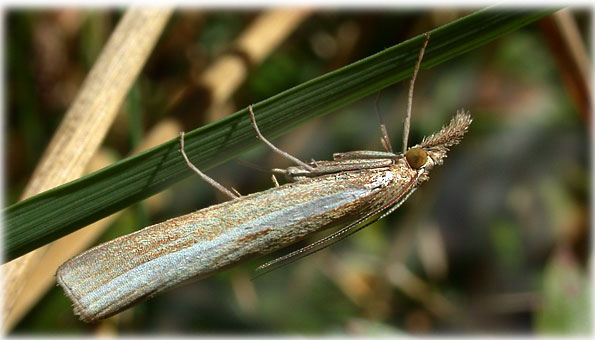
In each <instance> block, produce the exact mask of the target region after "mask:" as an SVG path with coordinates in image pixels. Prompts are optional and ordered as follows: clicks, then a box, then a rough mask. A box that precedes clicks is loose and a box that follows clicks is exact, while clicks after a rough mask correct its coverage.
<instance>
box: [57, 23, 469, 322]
mask: <svg viewBox="0 0 595 340" xmlns="http://www.w3.org/2000/svg"><path fill="white" fill-rule="evenodd" d="M428 39H429V35H427V34H426V40H425V42H424V45H423V47H422V49H421V51H420V55H419V58H418V62H417V64H416V66H415V70H414V73H413V77H412V80H411V85H410V88H409V102H408V109H407V118H406V120H405V127H406V129H405V132H404V136H403V141H404V142H403V146H404V150H403V152H402V153H394V152H393V151H392V148H391V147H390V142H389V141H388V136H387V134H386V133H385V127H384V125H381V129H382V131H383V140H382V142H383V144H384V146H385V149H386V151H352V152H346V153H337V154H334V155H333V160H332V161H313V162H311V163H303V162H301V161H300V160H298V159H296V158H294V157H293V156H291V155H289V154H287V153H285V152H283V151H281V150H279V149H277V148H276V147H275V146H274V145H273V144H271V143H270V142H269V141H268V140H266V139H265V138H264V136H262V134H261V133H260V131H259V129H258V126H257V125H256V120H255V117H254V113H253V111H252V107H250V108H249V111H250V119H251V123H252V126H253V127H254V130H255V132H256V135H257V137H258V138H259V139H260V140H262V141H263V142H264V143H266V144H267V145H269V146H270V147H271V148H272V149H273V150H274V151H275V152H277V153H279V154H281V155H283V156H284V157H286V158H289V159H291V160H292V161H294V162H295V163H297V164H298V166H293V167H289V168H287V169H273V172H274V173H277V174H283V175H285V177H286V178H287V179H288V180H289V181H290V183H288V184H284V185H281V186H279V185H278V184H277V182H276V179H275V178H274V176H273V179H274V181H275V184H277V186H276V187H273V188H271V189H268V190H265V191H262V192H258V193H254V194H251V195H247V196H241V197H240V196H238V195H236V194H234V193H232V192H231V191H229V190H227V189H226V188H224V187H223V186H221V185H220V184H219V183H217V182H215V181H214V180H212V179H211V178H209V177H208V176H206V175H204V174H203V173H202V172H200V170H198V169H196V168H195V167H194V166H193V165H192V163H190V161H189V160H188V158H187V157H186V154H185V153H184V144H183V142H184V139H183V134H182V135H181V138H180V151H181V152H182V156H183V157H184V159H185V161H186V163H187V164H188V166H190V167H191V168H192V169H193V170H194V171H195V172H197V173H198V174H199V175H200V176H201V177H202V178H203V179H204V180H206V181H207V182H209V183H210V184H212V185H213V186H214V187H216V188H217V189H219V190H220V191H222V192H223V193H225V194H226V195H228V196H230V197H231V198H233V199H232V200H231V201H228V202H224V203H221V204H217V205H214V206H211V207H208V208H205V209H202V210H199V211H196V212H193V213H191V214H188V215H184V216H181V217H176V218H173V219H170V220H168V221H165V222H162V223H159V224H155V225H152V226H148V227H146V228H144V229H141V230H139V231H137V232H134V233H131V234H128V235H124V236H121V237H119V238H116V239H114V240H112V241H109V242H106V243H104V244H101V245H99V246H97V247H95V248H92V249H90V250H87V251H86V252H83V253H81V254H80V255H77V256H75V257H73V258H72V259H70V260H68V261H67V262H65V263H64V264H63V265H61V266H60V267H59V268H58V271H57V273H56V279H57V281H58V284H59V285H60V286H62V288H63V289H64V292H65V294H66V296H68V298H70V300H71V301H72V303H73V306H74V307H73V308H74V313H75V314H77V315H79V317H80V319H81V320H83V321H86V322H93V321H97V320H100V319H103V318H106V317H108V316H110V315H113V314H116V313H118V312H120V311H122V310H124V309H126V308H128V307H130V306H132V305H133V304H136V303H138V302H140V301H142V300H145V299H148V298H151V297H153V296H155V295H157V294H159V293H161V292H163V291H165V290H167V289H169V288H172V287H173V286H176V285H178V284H180V283H182V282H184V281H187V280H189V279H197V278H198V279H200V278H204V277H206V276H209V275H211V274H213V273H215V272H217V271H220V270H222V269H224V268H226V267H228V266H231V265H233V264H234V263H237V262H239V261H242V260H244V259H246V258H249V257H253V256H258V255H262V254H268V253H270V252H273V251H275V250H277V249H280V248H283V247H285V246H287V245H290V244H292V243H295V242H297V241H299V240H300V239H303V238H304V237H306V236H307V235H309V234H311V233H314V232H317V231H320V230H323V229H326V228H330V227H335V226H338V225H342V224H347V225H346V226H345V227H343V228H342V229H340V230H338V231H336V232H335V233H333V234H331V235H329V236H327V237H325V238H323V239H321V240H319V241H316V242H314V243H313V244H311V245H309V246H306V247H304V248H302V249H300V250H297V251H295V252H292V253H290V254H288V255H285V256H282V257H280V258H278V259H276V260H273V261H271V262H268V263H266V264H264V265H262V266H261V267H259V269H263V268H267V267H270V266H272V265H276V264H278V263H283V262H285V263H287V260H290V261H292V260H295V259H298V258H301V257H304V256H306V255H309V254H312V253H314V252H316V251H318V250H320V249H322V248H323V247H326V246H328V245H330V244H333V243H335V242H337V241H339V240H341V239H343V238H345V237H347V236H349V235H351V234H353V233H354V232H357V231H358V230H361V229H362V228H364V227H366V226H368V225H369V224H371V223H373V222H374V221H377V220H378V219H380V218H382V217H384V216H386V215H388V214H390V213H391V212H393V211H394V210H395V209H397V208H398V207H399V206H400V205H401V204H402V203H403V202H404V201H405V200H406V199H407V198H408V197H409V195H411V194H412V193H413V192H414V191H415V189H416V188H417V187H418V186H419V184H421V183H422V182H424V181H426V180H427V179H428V174H429V171H430V170H431V169H432V168H433V167H434V166H436V165H440V164H442V162H443V160H444V158H445V157H446V153H447V152H448V149H449V147H451V146H453V145H455V144H458V143H459V142H460V140H461V139H462V137H463V135H464V134H465V132H466V131H467V128H468V127H469V124H470V123H471V116H470V115H469V113H468V112H465V111H459V112H457V114H456V115H455V116H454V118H453V119H452V120H451V121H450V123H449V124H448V125H446V126H444V127H443V128H442V129H441V130H440V131H439V132H437V133H435V134H433V135H431V136H430V137H427V138H424V139H423V140H422V142H421V143H420V144H418V145H416V146H413V147H411V148H409V149H406V145H407V135H408V124H409V117H410V115H411V102H412V93H413V83H414V80H415V77H416V74H417V71H418V70H419V67H420V63H421V59H422V56H423V51H424V49H425V46H426V45H427V42H428Z"/></svg>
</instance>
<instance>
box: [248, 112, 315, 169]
mask: <svg viewBox="0 0 595 340" xmlns="http://www.w3.org/2000/svg"><path fill="white" fill-rule="evenodd" d="M248 111H250V123H251V124H252V127H253V128H254V131H255V132H256V137H257V138H258V139H260V140H261V141H263V142H264V143H265V144H266V145H268V146H269V147H270V148H271V149H273V151H275V152H276V153H278V154H279V155H281V156H283V157H285V158H287V159H289V160H290V161H292V162H294V163H296V164H298V165H299V166H302V167H304V169H308V170H314V168H313V167H311V166H310V165H308V164H306V163H304V162H302V161H300V160H299V159H297V158H295V157H293V156H292V155H290V154H288V153H287V152H285V151H283V150H281V149H279V148H277V147H276V146H274V145H273V143H271V142H269V141H268V140H267V139H266V138H264V136H263V135H262V134H261V133H260V130H259V129H258V125H256V117H255V116H254V111H252V105H250V106H248Z"/></svg>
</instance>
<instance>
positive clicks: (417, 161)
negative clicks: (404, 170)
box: [405, 148, 428, 170]
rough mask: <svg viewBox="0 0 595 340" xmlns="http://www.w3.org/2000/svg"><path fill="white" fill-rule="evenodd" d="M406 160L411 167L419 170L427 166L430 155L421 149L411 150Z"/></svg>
mask: <svg viewBox="0 0 595 340" xmlns="http://www.w3.org/2000/svg"><path fill="white" fill-rule="evenodd" d="M405 158H406V159H407V163H409V166H411V168H413V169H416V170H417V169H419V168H421V167H422V166H424V164H426V161H427V160H428V154H427V153H426V152H425V151H424V150H422V149H420V148H411V149H409V150H407V152H406V153H405Z"/></svg>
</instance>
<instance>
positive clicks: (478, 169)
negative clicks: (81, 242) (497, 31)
mask: <svg viewBox="0 0 595 340" xmlns="http://www.w3.org/2000/svg"><path fill="white" fill-rule="evenodd" d="M471 12H472V10H467V9H465V10H462V9H458V10H446V9H437V10H429V9H428V10H421V9H420V10H416V11H412V10H401V9H397V8H395V9H382V10H369V11H365V10H360V9H358V10H349V11H347V10H344V11H338V10H306V9H293V10H287V9H286V10H274V9H265V10H254V11H246V10H241V11H240V10H231V9H230V10H217V11H215V10H208V11H207V10H205V11H198V10H190V9H184V10H179V11H177V12H174V14H173V15H172V16H171V18H170V19H169V21H168V24H167V26H166V27H165V30H164V32H163V33H162V35H161V37H160V39H159V41H158V43H157V45H156V46H155V48H154V49H153V51H152V53H151V56H150V58H149V60H148V62H147V63H146V65H145V67H144V68H143V70H142V72H141V74H140V76H139V77H138V79H137V81H136V82H135V83H134V85H133V87H132V89H131V90H130V92H129V94H128V96H127V98H126V100H125V102H124V104H123V105H122V107H121V109H120V113H119V115H118V117H117V119H116V122H115V123H114V124H113V125H112V127H111V130H110V132H109V134H108V135H107V137H106V138H105V141H104V143H103V144H102V146H101V149H100V151H99V152H98V153H97V154H96V155H95V157H94V159H93V161H92V164H91V165H90V166H89V169H90V170H89V171H91V170H95V169H99V168H101V167H103V166H105V165H108V164H110V163H112V162H114V161H116V160H119V159H122V158H124V157H126V156H127V155H129V154H131V153H132V152H133V150H139V149H140V148H143V147H146V145H155V144H156V143H157V144H158V143H161V142H164V141H166V140H169V139H171V138H175V136H176V135H177V134H178V132H179V131H180V130H184V131H189V130H192V129H195V128H197V127H199V126H201V125H203V124H207V123H209V122H212V121H215V120H217V119H219V118H221V117H224V116H225V115H227V114H229V113H232V112H235V111H236V110H238V109H241V108H244V107H246V106H247V105H249V104H252V103H256V102H258V101H260V100H263V99H266V98H268V97H270V96H272V95H275V94H277V93H279V92H281V91H283V90H285V89H288V88H290V87H292V86H295V85H298V84H300V83H302V82H305V81H307V80H310V79H312V78H315V77H317V76H320V75H322V74H325V73H327V72H329V71H332V70H335V69H337V68H340V67H342V66H344V65H347V64H349V63H352V62H354V61H357V60H359V59H361V58H364V57H366V56H369V55H372V54H374V53H377V52H379V51H382V50H383V49H385V48H387V47H390V46H392V45H394V44H397V43H399V42H402V41H404V40H407V39H409V38H411V37H413V36H416V35H418V34H421V33H423V32H425V31H427V30H430V29H432V28H434V27H437V26H440V25H443V24H446V23H448V22H450V21H452V20H455V19H457V18H459V17H462V16H464V15H466V14H469V13H471ZM122 14H123V12H122V11H119V10H107V9H96V10H89V9H85V10H78V9H74V8H70V9H51V10H50V9H47V10H45V9H44V10H30V9H27V10H24V9H19V10H16V9H8V10H6V11H5V13H4V15H5V23H6V26H5V32H6V39H5V46H4V60H5V65H4V67H5V73H6V78H5V79H6V82H5V98H6V105H5V108H6V115H5V124H6V131H5V132H6V135H5V145H6V150H5V163H4V164H5V165H6V166H5V179H4V180H5V183H6V185H5V188H6V189H5V190H6V191H5V204H6V205H10V204H13V203H14V202H16V201H18V199H19V196H20V195H21V192H22V191H23V188H24V187H25V185H26V183H27V181H28V180H29V179H30V177H31V175H32V172H33V169H34V168H35V166H36V164H37V163H38V162H39V159H40V157H41V155H42V153H43V151H44V150H45V148H46V147H47V145H48V143H49V140H50V139H51V137H52V135H53V133H54V132H55V130H56V128H57V126H58V125H59V123H60V121H61V119H62V118H63V116H64V113H65V112H66V111H67V110H68V108H69V105H70V103H71V102H72V101H73V100H74V98H75V96H76V94H77V91H78V90H79V88H80V87H81V84H82V82H83V80H84V78H85V76H86V74H87V73H88V71H89V69H90V68H91V66H92V65H93V63H94V62H95V60H96V58H97V56H98V54H99V53H100V52H101V49H102V47H103V46H104V44H105V42H106V41H107V39H108V38H109V36H110V33H111V32H112V31H113V29H114V27H115V25H116V24H117V23H118V21H119V20H120V19H121V17H122ZM590 24H591V13H590V11H589V10H580V9H573V10H564V11H561V12H558V13H556V15H555V16H549V17H547V18H545V19H542V20H540V21H538V22H536V23H534V24H531V25H528V26H526V27H524V28H522V29H520V30H518V31H516V32H514V33H512V34H509V35H506V36H505V37H503V38H500V39H497V40H495V41H493V42H492V43H489V44H487V45H484V46H483V47H481V48H479V49H476V50H474V51H472V52H471V53H467V54H464V55H462V56H460V57H457V58H454V59H452V60H450V61H448V62H445V63H442V64H440V65H438V66H437V67H434V68H432V69H430V70H424V71H422V72H420V74H419V76H418V80H417V83H416V89H415V94H414V105H413V117H412V126H411V129H412V132H411V136H410V143H412V144H414V143H418V142H419V141H420V140H421V138H423V136H425V135H428V134H431V133H432V132H435V131H437V130H438V129H440V127H441V126H442V125H444V124H446V123H447V122H448V121H449V119H450V118H451V117H452V116H453V115H454V113H455V112H456V111H457V109H461V108H465V109H468V110H470V111H471V113H472V115H473V118H474V121H473V124H472V126H471V128H470V130H469V133H468V134H467V136H466V137H465V139H464V140H463V142H462V144H460V145H458V146H456V147H454V148H453V150H452V151H451V152H450V153H449V156H448V159H446V161H445V164H444V165H443V166H441V167H438V168H435V169H434V170H433V171H432V173H431V175H430V180H429V181H428V182H427V183H425V184H424V185H423V186H421V187H420V188H419V189H418V190H417V191H416V193H415V194H414V195H412V196H411V197H410V198H409V200H408V201H407V202H406V203H405V204H404V205H403V206H402V207H401V208H399V209H398V210H397V211H396V212H395V213H393V214H392V215H391V216H389V217H387V218H385V219H383V220H381V221H379V222H377V223H375V224H373V225H372V226H370V227H368V228H366V229H365V230H363V231H361V232H359V233H357V234H356V235H354V236H352V237H350V238H348V239H347V240H345V241H343V242H341V243H339V244H338V245H336V246H333V247H331V248H327V249H325V250H324V251H321V252H319V253H317V254H315V255H312V256H310V257H308V258H306V259H304V260H301V261H298V262H297V263H294V264H292V265H289V266H287V267H284V268H281V269H279V270H276V271H274V272H272V273H270V274H267V275H265V276H263V277H260V278H258V279H256V280H251V277H252V276H253V275H254V269H255V268H256V267H257V266H258V265H260V264H262V263H264V262H266V261H267V260H270V259H273V258H274V257H275V255H277V256H278V255H280V254H284V253H287V252H288V251H290V250H294V249H297V248H299V247H302V246H304V245H306V244H308V243H311V242H313V241H314V240H316V239H318V238H320V237H321V235H314V236H312V237H311V238H309V239H308V240H306V241H303V242H301V243H299V244H296V245H294V246H293V247H290V248H289V249H285V250H284V251H281V252H279V253H277V254H273V255H271V256H268V257H266V258H259V259H255V260H252V261H249V262H246V263H243V264H241V265H239V266H237V267H234V268H233V269H231V270H228V271H226V272H224V273H220V274H218V275H215V276H212V277H210V278H208V279H205V280H202V281H198V282H194V283H191V284H188V285H186V286H184V287H181V288H178V289H175V290H172V291H170V292H167V293H165V294H163V295H160V296H158V297H156V298H154V299H152V300H150V301H146V302H144V303H141V304H139V305H137V306H136V307H134V308H132V309H129V310H127V311H125V312H123V313H121V314H119V315H117V316H115V317H112V318H109V319H107V320H105V321H102V322H100V323H97V324H93V325H88V324H84V323H82V322H79V321H78V320H77V318H76V317H75V316H74V315H73V314H72V309H71V305H70V301H69V300H68V299H67V298H66V297H65V296H64V295H63V293H62V290H61V289H60V288H58V287H56V286H54V284H55V281H52V284H49V285H48V288H49V290H47V293H43V294H41V299H40V300H39V301H38V302H36V303H33V304H31V306H30V307H28V308H24V309H23V310H22V312H21V314H22V315H21V316H19V317H16V318H15V319H14V320H13V321H12V329H11V330H10V334H19V335H25V334H37V335H41V334H71V335H76V334H96V335H110V334H164V333H165V334H181V335H183V334H226V335H246V334H247V335H251V334H276V335H286V334H304V335H378V334H382V335H398V334H586V333H590V332H591V327H592V326H591V320H592V315H591V305H590V301H591V298H590V291H589V287H590V286H591V281H590V275H589V267H590V266H591V261H592V260H591V257H590V254H591V248H590V242H589V235H590V233H589V225H590V223H589V222H590V215H589V208H588V204H589V201H590V200H589V198H590V185H591V183H590V181H591V177H590V168H589V156H588V153H589V151H590V138H589V137H590V136H589V128H588V126H589V125H590V124H591V122H590V119H591V116H590V100H591V99H590V89H589V88H588V86H590V84H588V80H590V76H591V73H590V72H591V71H590V68H591V65H590V64H589V60H590V57H588V56H587V55H586V53H587V52H585V50H588V51H590V46H588V47H585V43H586V42H589V41H591V40H592V37H591V36H590V33H591V31H590V30H589V27H590ZM259 25H260V26H259ZM259 27H260V28H259ZM257 28H259V29H257ZM267 32H269V33H270V32H275V33H276V34H278V35H279V37H278V38H276V40H275V41H273V42H271V39H267V38H266V37H265V36H263V37H259V34H264V35H266V34H267ZM569 32H570V33H569ZM247 35H252V36H250V39H252V40H253V41H256V42H257V43H256V45H255V46H256V50H257V51H260V52H259V53H260V55H259V56H258V57H254V54H253V55H251V58H247V57H246V56H245V55H243V54H242V53H240V52H241V51H238V49H237V46H238V41H240V40H241V39H248V38H246V36H247ZM272 40H274V39H272ZM259 43H261V44H262V45H258V44H259ZM432 43H435V42H433V41H432V40H430V44H432ZM565 51H570V52H565ZM576 51H578V52H576ZM581 51H582V54H581ZM589 53H590V52H589ZM577 56H578V57H577ZM230 58H231V59H233V58H236V59H238V58H240V59H241V60H242V62H241V63H240V64H239V65H240V66H239V71H237V74H238V76H237V77H236V78H237V80H236V81H235V83H233V84H230V83H229V78H230V77H229V73H226V72H229V71H221V68H223V69H224V68H225V67H224V66H225V65H229V63H228V62H229V60H230ZM232 64H233V63H232ZM236 65H237V64H236ZM577 70H579V71H577ZM234 74H235V73H234ZM234 79H235V78H234ZM220 84H227V85H226V86H227V87H226V89H227V90H225V91H223V92H224V93H223V94H221V93H220V92H218V91H221V90H219V87H218V86H219V85H220ZM408 85H409V82H408V81H404V82H402V83H399V84H396V85H394V86H391V87H389V88H387V89H385V90H383V91H382V93H381V96H380V99H379V103H378V104H379V108H380V112H381V113H382V114H383V118H384V120H385V123H386V125H387V127H388V130H389V133H390V135H391V137H392V143H393V147H394V148H395V149H397V150H399V149H400V148H401V131H402V120H403V117H404V113H405V110H406V102H407V100H406V95H407V89H408ZM375 99H376V96H371V97H369V98H366V99H364V100H361V101H359V102H357V103H356V104H354V105H350V106H348V107H345V108H343V109H341V110H339V111H337V112H334V113H332V114H330V115H328V116H326V117H323V118H320V119H317V120H315V121H312V122H309V123H307V124H305V125H303V126H301V127H299V128H298V129H296V130H294V131H292V132H291V133H289V134H287V135H285V136H284V137H282V138H279V139H277V140H275V143H276V145H278V146H279V147H280V148H281V149H283V150H285V151H288V152H289V153H291V154H293V155H295V156H297V157H299V158H301V159H303V160H309V159H311V158H314V159H330V158H331V157H332V153H333V152H341V151H349V150H358V149H359V150H365V149H368V150H370V149H372V150H381V149H382V146H381V144H380V133H379V126H378V120H377V118H376V115H375V113H374V102H375ZM147 140H150V141H147ZM151 141H152V142H151ZM241 160H242V161H246V162H250V163H255V164H258V165H259V166H261V167H263V168H272V167H285V166H288V165H289V164H288V162H287V161H286V160H285V159H281V158H280V157H278V156H275V155H273V154H272V153H271V152H270V150H269V149H268V148H266V147H265V146H261V147H258V148H256V149H253V150H252V151H250V152H248V153H246V154H244V155H243V156H242V157H241ZM208 174H209V175H211V176H212V177H214V178H215V179H216V180H218V181H219V182H221V183H223V184H224V185H225V186H227V187H234V188H236V189H237V190H238V191H239V192H240V193H242V194H247V193H252V192H256V191H261V190H265V189H267V188H269V187H271V186H272V183H271V180H270V176H269V174H268V173H266V172H260V171H258V170H255V169H252V168H250V167H246V166H245V165H242V164H240V163H238V162H233V161H232V162H228V163H226V164H224V165H222V166H219V167H218V168H216V169H214V170H211V171H209V172H208ZM224 200H226V198H225V197H222V196H221V195H220V194H219V193H218V192H216V190H214V189H213V188H211V187H210V186H208V185H207V184H205V183H204V182H202V181H201V180H200V179H199V178H198V177H192V178H190V179H187V180H184V181H183V182H181V183H178V184H177V185H175V186H173V187H171V188H170V189H168V190H167V191H165V192H163V193H160V194H158V195H156V196H154V197H152V198H151V199H148V200H146V201H144V202H141V203H139V204H137V205H135V206H133V207H130V208H128V209H126V210H124V211H121V212H120V213H118V214H117V216H112V217H111V218H110V219H109V220H108V221H104V222H103V224H104V227H105V228H106V229H105V231H104V232H101V233H99V236H98V238H95V239H94V240H93V241H92V242H93V244H98V243H100V242H104V241H107V240H110V239H113V238H115V237H117V236H119V235H123V234H127V233H130V232H132V231H134V230H137V229H138V228H141V227H144V226H147V225H150V224H153V223H157V222H161V221H163V220H165V219H168V218H172V217H175V216H179V215H183V214H186V213H189V212H192V211H195V210H198V209H201V208H204V207H207V206H209V205H212V204H216V203H220V202H222V201H224ZM102 228H103V227H102ZM53 272H55V269H51V275H53ZM45 275H46V276H47V275H49V274H47V273H46V274H45ZM32 280H33V281H37V280H36V279H35V278H32ZM51 280H53V277H52V279H51ZM27 291H28V289H26V290H25V293H27Z"/></svg>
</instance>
